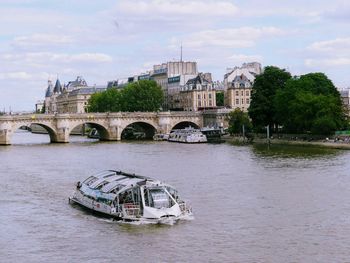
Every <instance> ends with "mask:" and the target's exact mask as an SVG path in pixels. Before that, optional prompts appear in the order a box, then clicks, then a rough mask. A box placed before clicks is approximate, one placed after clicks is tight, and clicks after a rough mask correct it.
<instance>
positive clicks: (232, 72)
mask: <svg viewBox="0 0 350 263" xmlns="http://www.w3.org/2000/svg"><path fill="white" fill-rule="evenodd" d="M261 72H262V70H261V64H260V63H258V62H252V63H244V64H243V65H242V66H241V67H235V68H233V69H228V72H227V73H226V74H225V76H224V89H225V105H226V106H227V107H229V108H232V109H236V108H239V109H241V110H242V111H245V112H246V111H248V108H249V106H250V98H251V92H252V87H253V84H254V80H255V77H256V76H257V75H259V74H261Z"/></svg>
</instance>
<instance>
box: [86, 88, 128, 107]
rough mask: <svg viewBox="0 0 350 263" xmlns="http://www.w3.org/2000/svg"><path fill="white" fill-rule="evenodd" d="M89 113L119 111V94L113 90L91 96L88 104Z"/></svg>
mask: <svg viewBox="0 0 350 263" xmlns="http://www.w3.org/2000/svg"><path fill="white" fill-rule="evenodd" d="M88 111H89V112H118V111H121V94H120V91H119V90H117V89H114V88H111V89H107V90H106V91H103V92H98V93H95V94H92V95H91V97H90V99H89V102H88Z"/></svg>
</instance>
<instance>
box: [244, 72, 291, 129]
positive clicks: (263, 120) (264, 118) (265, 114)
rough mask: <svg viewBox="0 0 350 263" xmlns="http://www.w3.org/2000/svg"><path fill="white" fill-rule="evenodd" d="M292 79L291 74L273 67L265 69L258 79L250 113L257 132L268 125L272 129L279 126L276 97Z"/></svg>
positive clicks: (254, 87) (253, 91) (254, 88)
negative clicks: (275, 103)
mask: <svg viewBox="0 0 350 263" xmlns="http://www.w3.org/2000/svg"><path fill="white" fill-rule="evenodd" d="M290 78H291V75H290V73H289V72H287V71H286V70H284V69H280V68H278V67H273V66H268V67H265V68H264V72H263V73H262V74H260V75H258V76H257V77H256V79H255V81H254V85H253V88H252V96H251V103H250V107H249V109H248V113H249V116H250V118H251V119H252V123H253V126H254V127H255V128H256V129H257V130H259V129H261V128H264V127H265V126H267V125H269V126H270V128H273V127H277V126H278V120H277V119H276V109H275V105H274V97H275V95H276V92H277V91H278V90H281V89H284V87H285V85H286V82H287V81H288V80H289V79H290Z"/></svg>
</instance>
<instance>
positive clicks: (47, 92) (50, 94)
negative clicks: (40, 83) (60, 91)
mask: <svg viewBox="0 0 350 263" xmlns="http://www.w3.org/2000/svg"><path fill="white" fill-rule="evenodd" d="M52 94H53V87H52V82H51V81H50V80H49V84H48V86H47V89H46V92H45V97H46V98H48V97H51V96H52Z"/></svg>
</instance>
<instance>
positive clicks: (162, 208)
mask: <svg viewBox="0 0 350 263" xmlns="http://www.w3.org/2000/svg"><path fill="white" fill-rule="evenodd" d="M69 201H70V203H77V204H79V205H81V206H84V207H86V208H89V209H91V210H94V211H97V212H100V213H103V214H105V215H108V216H112V217H113V218H114V219H116V220H121V221H126V222H131V221H138V222H141V223H162V222H168V221H169V220H170V221H172V222H174V221H177V220H179V219H189V218H190V217H191V216H192V209H191V207H190V206H189V205H188V204H187V203H186V202H184V201H183V200H181V199H180V198H179V196H178V194H177V190H176V189H175V188H173V187H172V186H170V185H168V184H165V183H162V182H160V181H158V180H154V179H151V178H148V177H144V176H139V175H135V174H128V173H125V172H122V171H114V170H107V171H103V172H100V173H98V174H96V175H92V176H90V177H88V178H87V179H86V180H85V181H83V182H82V183H80V182H78V183H77V186H76V190H75V192H74V194H73V196H72V197H70V198H69Z"/></svg>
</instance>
